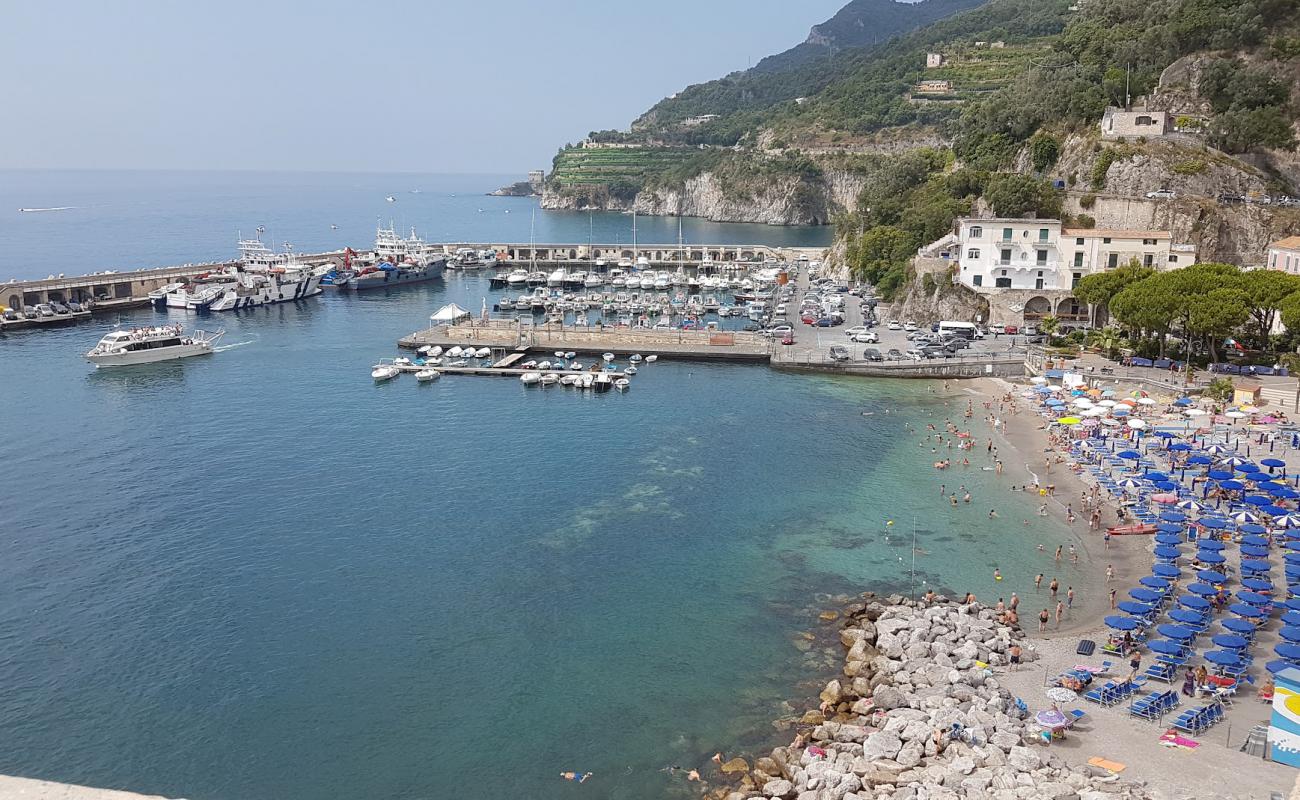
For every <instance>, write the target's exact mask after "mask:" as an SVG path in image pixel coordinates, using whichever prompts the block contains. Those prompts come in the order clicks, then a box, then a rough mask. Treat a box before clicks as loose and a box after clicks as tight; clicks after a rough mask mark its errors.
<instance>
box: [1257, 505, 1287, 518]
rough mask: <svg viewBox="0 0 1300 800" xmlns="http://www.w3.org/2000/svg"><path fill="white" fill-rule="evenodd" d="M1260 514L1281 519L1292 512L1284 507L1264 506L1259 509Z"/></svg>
mask: <svg viewBox="0 0 1300 800" xmlns="http://www.w3.org/2000/svg"><path fill="white" fill-rule="evenodd" d="M1259 513H1261V514H1267V515H1268V516H1270V517H1280V516H1282V515H1283V514H1289V513H1291V512H1290V510H1289V509H1286V508H1283V507H1282V506H1263V507H1261V508H1260V509H1259Z"/></svg>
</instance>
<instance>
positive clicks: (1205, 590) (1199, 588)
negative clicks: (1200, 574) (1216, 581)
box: [1187, 583, 1219, 597]
mask: <svg viewBox="0 0 1300 800" xmlns="http://www.w3.org/2000/svg"><path fill="white" fill-rule="evenodd" d="M1187 591H1189V592H1191V593H1192V594H1199V595H1201V596H1202V597H1213V596H1214V595H1216V594H1218V593H1219V590H1218V589H1216V588H1214V587H1213V586H1211V585H1210V584H1208V583H1193V584H1192V585H1190V586H1188V587H1187Z"/></svg>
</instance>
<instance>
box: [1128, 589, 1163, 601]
mask: <svg viewBox="0 0 1300 800" xmlns="http://www.w3.org/2000/svg"><path fill="white" fill-rule="evenodd" d="M1128 596H1129V597H1131V598H1133V599H1134V600H1137V601H1138V602H1141V603H1156V602H1159V600H1160V598H1162V597H1164V595H1163V594H1161V593H1160V592H1155V591H1152V590H1150V589H1146V588H1142V587H1137V588H1133V589H1129V590H1128Z"/></svg>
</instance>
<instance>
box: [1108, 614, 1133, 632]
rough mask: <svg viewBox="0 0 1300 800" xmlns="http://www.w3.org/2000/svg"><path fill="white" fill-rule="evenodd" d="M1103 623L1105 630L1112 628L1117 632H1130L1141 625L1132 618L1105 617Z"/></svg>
mask: <svg viewBox="0 0 1300 800" xmlns="http://www.w3.org/2000/svg"><path fill="white" fill-rule="evenodd" d="M1105 622H1106V627H1107V628H1113V629H1114V630H1117V631H1131V630H1134V629H1136V628H1138V627H1139V626H1140V625H1141V623H1139V622H1138V621H1137V620H1135V619H1133V618H1132V617H1118V616H1111V617H1106V620H1105Z"/></svg>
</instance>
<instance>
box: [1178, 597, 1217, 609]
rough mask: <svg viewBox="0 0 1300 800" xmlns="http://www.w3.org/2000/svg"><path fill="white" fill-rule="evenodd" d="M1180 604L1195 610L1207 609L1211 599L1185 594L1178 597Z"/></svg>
mask: <svg viewBox="0 0 1300 800" xmlns="http://www.w3.org/2000/svg"><path fill="white" fill-rule="evenodd" d="M1178 605H1180V606H1182V607H1183V608H1190V609H1192V610H1193V611H1206V610H1208V609H1209V607H1210V601H1209V600H1206V599H1205V598H1204V597H1197V596H1196V595H1194V594H1185V595H1182V596H1181V597H1179V598H1178Z"/></svg>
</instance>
